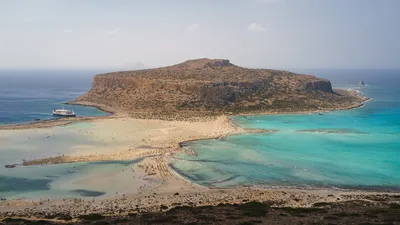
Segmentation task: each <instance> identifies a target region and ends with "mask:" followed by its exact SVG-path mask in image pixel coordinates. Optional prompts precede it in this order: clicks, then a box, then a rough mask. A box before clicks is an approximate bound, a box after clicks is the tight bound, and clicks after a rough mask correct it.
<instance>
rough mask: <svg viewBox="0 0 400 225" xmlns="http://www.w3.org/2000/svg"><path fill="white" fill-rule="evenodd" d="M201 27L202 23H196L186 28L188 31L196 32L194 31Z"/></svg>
mask: <svg viewBox="0 0 400 225" xmlns="http://www.w3.org/2000/svg"><path fill="white" fill-rule="evenodd" d="M199 28H200V25H199V24H197V23H194V24H192V25H190V26H188V27H187V28H186V32H194V31H196V30H198V29H199Z"/></svg>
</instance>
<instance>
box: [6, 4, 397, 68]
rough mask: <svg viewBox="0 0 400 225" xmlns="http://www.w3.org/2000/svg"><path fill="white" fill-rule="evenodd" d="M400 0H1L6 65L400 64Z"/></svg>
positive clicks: (49, 66) (394, 65) (123, 66)
mask: <svg viewBox="0 0 400 225" xmlns="http://www.w3.org/2000/svg"><path fill="white" fill-rule="evenodd" d="M399 10H400V1H399V0H0V28H1V32H0V69H121V70H122V69H124V70H125V69H140V68H150V67H158V66H166V65H171V64H175V63H179V62H183V61H185V60H188V59H195V58H223V59H229V60H230V61H231V62H232V63H234V64H236V65H240V66H244V67H251V68H361V69H362V68H400V42H399V41H400V25H399V22H400V13H398V12H399Z"/></svg>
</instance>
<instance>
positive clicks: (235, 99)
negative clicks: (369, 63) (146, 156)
mask: <svg viewBox="0 0 400 225" xmlns="http://www.w3.org/2000/svg"><path fill="white" fill-rule="evenodd" d="M360 101H361V98H359V97H358V96H355V95H353V94H350V93H347V92H343V91H342V92H340V93H339V92H334V91H333V90H332V85H331V83H330V81H329V80H325V79H320V78H316V77H314V76H310V75H301V74H295V73H291V72H288V71H279V70H268V69H247V68H242V67H239V66H236V65H234V64H232V63H230V62H229V60H211V59H197V60H189V61H186V62H184V63H181V64H177V65H173V66H169V67H164V68H157V69H148V70H137V71H123V72H114V73H108V74H101V75H96V76H95V77H94V80H93V85H92V89H91V90H90V91H89V92H88V93H86V94H85V95H84V96H82V97H80V98H78V99H77V100H76V101H75V103H78V104H90V105H98V106H103V107H104V106H105V107H107V108H111V109H113V110H114V111H117V112H124V113H128V114H130V115H133V116H134V115H147V116H148V115H174V114H175V115H176V114H182V112H184V113H185V114H187V115H206V114H213V115H214V114H222V113H230V114H237V113H252V112H254V113H259V112H299V111H312V110H321V109H327V110H330V109H337V108H346V107H350V106H352V105H354V104H357V103H359V102H360Z"/></svg>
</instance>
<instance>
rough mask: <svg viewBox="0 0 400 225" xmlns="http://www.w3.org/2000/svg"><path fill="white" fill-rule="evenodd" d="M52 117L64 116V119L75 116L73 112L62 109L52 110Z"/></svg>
mask: <svg viewBox="0 0 400 225" xmlns="http://www.w3.org/2000/svg"><path fill="white" fill-rule="evenodd" d="M53 115H54V116H64V117H73V116H76V114H75V112H74V110H69V109H64V107H63V108H62V109H54V110H53Z"/></svg>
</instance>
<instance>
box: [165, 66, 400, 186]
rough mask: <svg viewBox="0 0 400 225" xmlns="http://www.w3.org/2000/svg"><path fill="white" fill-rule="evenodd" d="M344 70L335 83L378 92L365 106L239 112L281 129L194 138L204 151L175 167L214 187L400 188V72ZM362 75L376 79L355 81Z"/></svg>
mask: <svg viewBox="0 0 400 225" xmlns="http://www.w3.org/2000/svg"><path fill="white" fill-rule="evenodd" d="M330 73H331V74H330V75H333V74H335V71H333V72H332V71H330ZM341 73H342V75H343V77H342V78H341V77H333V79H332V78H331V79H332V80H333V81H334V84H336V85H337V86H341V87H345V88H353V89H359V90H360V91H361V92H363V93H364V94H365V95H367V96H369V97H373V98H374V99H373V100H372V101H370V102H368V103H367V104H366V106H365V107H363V108H359V109H356V110H349V111H336V112H330V113H325V114H324V115H318V114H309V115H258V116H238V117H234V118H233V120H234V122H235V123H237V124H238V125H239V126H242V127H245V128H263V129H272V130H277V131H276V132H272V133H262V134H243V135H236V136H230V137H227V138H225V139H222V140H203V141H196V142H193V143H191V144H190V145H189V148H191V149H192V150H194V151H195V153H196V154H195V155H186V154H184V153H180V154H177V155H175V159H174V162H173V167H174V168H175V169H176V170H177V172H179V173H180V174H182V175H183V176H185V177H187V178H188V179H190V180H192V181H193V182H196V183H198V184H201V185H205V186H209V187H235V186H245V185H257V186H258V185H259V186H266V187H300V188H320V187H324V188H326V187H328V188H349V189H373V190H376V189H379V190H400V173H399V171H400V92H399V89H398V88H397V87H396V86H397V85H396V84H400V77H399V76H400V72H399V71H389V72H388V71H368V72H363V73H360V72H359V71H344V72H343V71H342V72H341ZM343 73H345V74H343ZM346 73H347V74H346ZM328 74H329V73H328ZM346 75H347V76H346ZM357 76H358V77H363V79H364V80H366V81H367V83H368V84H369V85H368V86H367V87H365V88H364V87H358V86H357V85H354V84H356V83H357V78H358V77H357ZM349 77H353V79H354V80H349ZM328 78H329V77H328ZM335 81H336V83H335Z"/></svg>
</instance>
